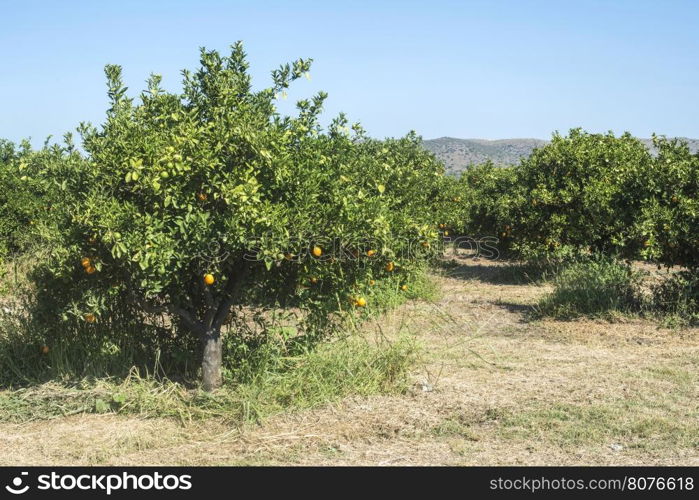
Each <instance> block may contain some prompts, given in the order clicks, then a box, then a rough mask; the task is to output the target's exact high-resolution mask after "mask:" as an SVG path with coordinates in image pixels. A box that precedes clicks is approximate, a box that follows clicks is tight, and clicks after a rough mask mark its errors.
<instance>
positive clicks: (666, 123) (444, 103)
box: [0, 0, 699, 144]
mask: <svg viewBox="0 0 699 500" xmlns="http://www.w3.org/2000/svg"><path fill="white" fill-rule="evenodd" d="M0 16H1V17H0V137H2V138H8V139H11V140H13V141H17V140H19V139H21V138H24V137H29V136H31V137H32V140H33V142H34V143H35V144H40V143H41V142H43V139H44V138H45V137H46V136H47V135H49V134H53V135H54V136H60V135H62V134H63V133H64V132H65V131H67V130H72V129H74V128H75V126H77V124H78V123H79V122H80V121H83V120H85V121H91V122H93V123H95V124H98V123H101V121H102V119H103V116H104V110H105V109H106V87H105V80H104V74H103V67H104V65H105V64H107V63H116V64H121V65H122V66H123V67H124V77H125V80H126V83H127V85H128V86H129V88H130V91H131V93H132V94H134V95H135V94H138V92H140V90H142V89H143V87H144V85H145V83H144V82H145V80H146V78H147V77H148V75H149V73H151V72H155V73H160V74H162V75H163V77H164V83H165V87H166V88H168V89H171V90H177V89H179V84H180V75H179V72H180V70H181V69H183V68H194V67H195V66H196V64H197V62H198V48H199V47H200V46H206V47H207V48H215V49H219V50H227V48H228V46H229V45H230V44H231V43H233V42H235V41H236V40H243V42H244V43H245V47H246V50H247V52H248V55H249V61H250V63H251V70H252V73H253V76H254V81H255V84H256V85H257V86H260V87H262V86H265V85H267V83H268V82H269V72H270V70H271V69H273V68H276V67H277V66H278V65H279V64H280V63H282V62H287V61H290V60H293V59H295V58H298V57H312V58H313V59H314V61H315V62H314V66H313V70H312V72H311V74H312V80H311V81H310V82H308V81H306V80H303V81H301V82H299V83H298V84H297V85H296V86H295V87H294V88H293V90H292V92H290V93H289V101H290V102H287V103H285V104H284V106H283V107H282V109H283V110H291V102H293V100H294V99H297V98H301V97H307V96H310V95H312V94H313V93H314V92H316V91H317V90H321V89H322V90H325V91H327V92H328V93H329V99H328V101H327V106H326V116H327V118H328V119H330V118H331V117H332V116H334V115H336V114H337V113H338V112H340V111H345V112H346V113H347V114H348V116H349V117H350V118H351V119H352V120H358V121H360V122H361V123H362V124H363V125H364V127H365V128H366V129H367V130H368V132H369V133H370V134H371V135H372V136H376V137H384V136H399V135H403V134H405V133H407V132H408V131H410V130H411V129H414V130H416V131H417V132H418V133H420V134H421V135H422V136H423V137H425V138H435V137H441V136H452V137H464V138H465V137H479V138H487V139H493V138H506V137H539V138H546V137H548V136H549V135H550V133H551V132H552V131H554V130H561V131H565V130H567V129H569V128H571V127H575V126H581V127H583V128H586V129H588V130H591V131H606V130H613V131H615V132H623V131H625V130H628V131H630V132H632V133H633V134H635V135H638V136H643V137H647V136H649V135H650V134H651V133H652V132H654V131H655V132H657V133H663V134H667V135H674V136H687V137H699V119H697V117H698V116H699V99H698V98H697V97H698V93H699V34H697V25H699V2H695V1H686V2H681V1H663V2H659V1H652V2H651V1H639V0H634V1H628V2H627V1H585V0H580V1H575V2H573V1H562V0H559V1H555V2H553V1H552V2H548V1H512V2H508V1H460V2H459V1H440V0H433V1H431V2H425V1H420V2H412V1H410V0H402V1H396V2H393V1H385V2H380V1H373V2H363V1H352V2H348V1H344V2H338V3H334V2H332V1H323V2H320V1H319V2H311V1H294V2H280V1H275V0H266V1H264V2H260V1H257V2H236V1H212V0H197V1H184V0H181V1H177V0H172V1H168V2H165V1H158V0H155V1H153V0H152V1H149V2H133V1H130V0H127V1H119V2H98V1H92V2H80V1H70V0H65V1H62V2H49V1H45V2H38V1H33V0H23V1H20V0H3V1H2V3H1V4H0Z"/></svg>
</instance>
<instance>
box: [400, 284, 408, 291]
mask: <svg viewBox="0 0 699 500" xmlns="http://www.w3.org/2000/svg"><path fill="white" fill-rule="evenodd" d="M400 289H401V290H403V291H404V292H407V291H408V285H403V286H401V287H400Z"/></svg>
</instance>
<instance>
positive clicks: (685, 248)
mask: <svg viewBox="0 0 699 500" xmlns="http://www.w3.org/2000/svg"><path fill="white" fill-rule="evenodd" d="M654 145H655V148H656V149H657V156H656V157H655V159H654V162H653V166H652V169H651V170H650V171H649V172H648V175H646V176H644V178H643V181H642V182H643V184H644V186H643V191H644V192H645V196H644V199H643V202H642V203H643V204H642V213H641V215H640V217H639V222H638V232H639V234H640V235H641V237H642V238H643V241H644V245H643V248H642V251H641V253H642V255H643V257H645V258H647V259H652V260H657V261H659V262H663V263H664V264H666V265H668V266H673V265H680V266H686V267H688V268H690V269H695V270H696V268H697V267H699V232H697V227H698V226H699V154H692V153H691V152H690V150H689V147H688V145H687V144H686V143H685V142H683V141H681V140H677V139H672V140H670V139H666V138H661V137H654Z"/></svg>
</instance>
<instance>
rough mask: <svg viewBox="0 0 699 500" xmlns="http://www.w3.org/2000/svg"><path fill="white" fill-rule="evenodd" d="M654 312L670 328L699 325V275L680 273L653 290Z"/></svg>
mask: <svg viewBox="0 0 699 500" xmlns="http://www.w3.org/2000/svg"><path fill="white" fill-rule="evenodd" d="M651 303H652V307H653V310H654V311H655V312H656V313H657V314H659V315H660V316H661V317H662V319H663V321H664V322H665V323H667V324H668V325H670V326H691V325H696V324H699V273H697V272H696V271H694V272H692V271H689V270H685V271H680V272H678V273H676V274H674V275H672V276H670V277H669V278H667V279H665V280H663V281H662V282H660V283H658V284H656V285H655V286H653V288H652V295H651Z"/></svg>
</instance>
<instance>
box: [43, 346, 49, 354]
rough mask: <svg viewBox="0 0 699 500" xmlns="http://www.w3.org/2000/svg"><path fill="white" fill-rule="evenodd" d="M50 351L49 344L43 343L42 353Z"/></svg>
mask: <svg viewBox="0 0 699 500" xmlns="http://www.w3.org/2000/svg"><path fill="white" fill-rule="evenodd" d="M48 353H49V346H47V345H42V346H41V354H48Z"/></svg>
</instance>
